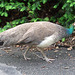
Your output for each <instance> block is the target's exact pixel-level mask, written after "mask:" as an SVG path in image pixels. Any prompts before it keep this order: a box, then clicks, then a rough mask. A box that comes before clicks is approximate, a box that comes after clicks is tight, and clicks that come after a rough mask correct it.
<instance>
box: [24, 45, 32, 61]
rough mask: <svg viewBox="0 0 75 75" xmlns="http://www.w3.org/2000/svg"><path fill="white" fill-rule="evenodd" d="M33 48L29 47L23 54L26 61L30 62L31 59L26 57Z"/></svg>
mask: <svg viewBox="0 0 75 75" xmlns="http://www.w3.org/2000/svg"><path fill="white" fill-rule="evenodd" d="M30 48H31V46H29V47H28V48H27V49H26V51H25V52H24V53H23V56H24V59H25V60H30V59H31V58H28V57H26V54H27V52H28V51H29V49H30Z"/></svg>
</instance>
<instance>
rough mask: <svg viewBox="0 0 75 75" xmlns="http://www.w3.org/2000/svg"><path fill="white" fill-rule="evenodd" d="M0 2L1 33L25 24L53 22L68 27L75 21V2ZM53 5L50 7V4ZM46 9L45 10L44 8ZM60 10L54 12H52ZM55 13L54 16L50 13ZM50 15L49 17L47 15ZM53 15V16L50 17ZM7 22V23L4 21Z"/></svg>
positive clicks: (72, 0) (66, 0)
mask: <svg viewBox="0 0 75 75" xmlns="http://www.w3.org/2000/svg"><path fill="white" fill-rule="evenodd" d="M54 1H55V0H0V23H3V22H5V23H4V24H6V25H5V26H2V27H3V28H0V32H2V31H5V30H6V29H9V28H11V27H14V26H16V25H18V24H22V23H25V22H36V21H52V22H57V21H58V22H59V23H61V24H62V25H68V24H71V23H73V22H74V19H75V15H74V13H75V11H74V10H75V0H64V1H62V0H60V1H59V0H56V1H55V2H54ZM48 3H49V4H52V3H53V5H49V4H48ZM44 7H45V8H44ZM50 7H52V9H53V10H55V11H56V10H57V9H59V7H60V9H59V10H58V11H56V12H54V11H53V10H51V8H50ZM48 11H52V13H53V12H54V15H51V14H49V13H48ZM47 14H48V15H47ZM49 15H51V16H49ZM4 20H5V21H4Z"/></svg>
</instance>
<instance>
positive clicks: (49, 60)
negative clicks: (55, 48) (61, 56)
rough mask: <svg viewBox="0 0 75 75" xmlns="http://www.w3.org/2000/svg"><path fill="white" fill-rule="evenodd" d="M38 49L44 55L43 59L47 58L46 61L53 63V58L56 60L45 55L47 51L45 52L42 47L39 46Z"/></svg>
mask: <svg viewBox="0 0 75 75" xmlns="http://www.w3.org/2000/svg"><path fill="white" fill-rule="evenodd" d="M37 50H38V51H40V52H41V54H42V55H43V57H44V58H43V60H45V61H47V62H50V63H52V62H51V61H52V60H55V59H50V58H48V57H47V56H46V55H45V53H44V52H43V50H42V49H40V48H38V47H37Z"/></svg>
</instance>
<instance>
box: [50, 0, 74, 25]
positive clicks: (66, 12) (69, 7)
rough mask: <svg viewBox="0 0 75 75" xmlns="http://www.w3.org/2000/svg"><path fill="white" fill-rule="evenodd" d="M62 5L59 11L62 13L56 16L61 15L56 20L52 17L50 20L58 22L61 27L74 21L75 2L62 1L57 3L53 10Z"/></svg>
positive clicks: (71, 0) (72, 0) (70, 0)
mask: <svg viewBox="0 0 75 75" xmlns="http://www.w3.org/2000/svg"><path fill="white" fill-rule="evenodd" d="M60 4H62V8H61V11H63V12H60V11H59V12H58V15H60V14H63V15H61V16H60V17H58V18H55V17H54V16H53V17H52V18H54V19H53V20H52V19H51V20H52V21H55V20H58V22H59V23H61V24H62V25H66V26H67V25H68V24H71V23H73V22H74V19H75V12H74V10H75V0H64V1H60V2H58V4H56V5H54V8H55V9H57V8H58V6H59V5H60Z"/></svg>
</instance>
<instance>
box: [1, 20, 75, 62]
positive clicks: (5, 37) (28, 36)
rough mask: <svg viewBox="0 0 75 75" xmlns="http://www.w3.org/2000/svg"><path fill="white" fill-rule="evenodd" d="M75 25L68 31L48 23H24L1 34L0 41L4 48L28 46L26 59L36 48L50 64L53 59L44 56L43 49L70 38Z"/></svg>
mask: <svg viewBox="0 0 75 75" xmlns="http://www.w3.org/2000/svg"><path fill="white" fill-rule="evenodd" d="M74 25H75V24H73V25H71V27H70V28H69V29H68V28H64V27H62V26H60V25H58V24H54V23H51V22H46V21H41V22H32V23H24V24H21V25H18V26H16V27H14V28H11V29H8V30H6V31H4V32H2V33H0V41H1V42H3V46H12V45H16V44H27V45H28V46H29V48H28V49H27V50H26V51H25V53H24V58H25V59H27V57H26V53H27V52H28V50H29V49H30V48H31V47H33V46H35V47H36V49H37V50H38V51H40V52H41V53H42V55H43V59H44V60H46V61H47V62H50V61H51V60H53V59H49V58H48V57H47V56H46V55H45V54H44V52H43V48H44V47H48V46H50V45H52V44H53V43H55V42H57V41H59V40H61V39H62V38H64V37H68V36H70V35H71V34H72V32H73V31H74Z"/></svg>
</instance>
